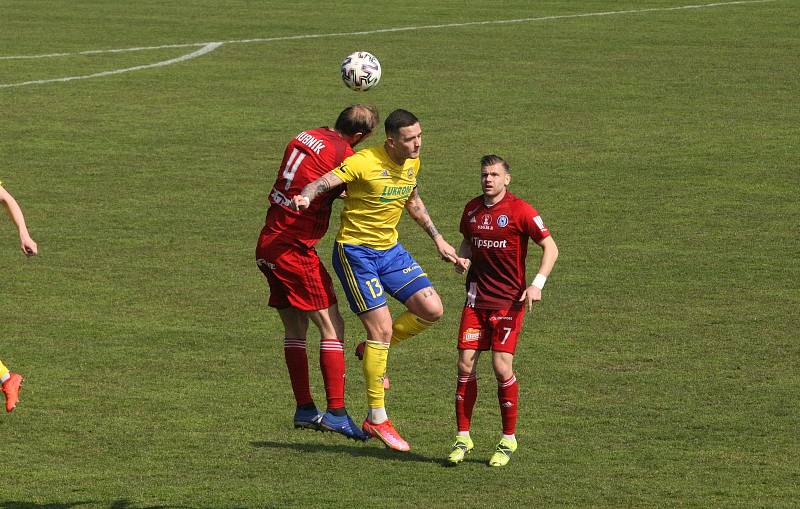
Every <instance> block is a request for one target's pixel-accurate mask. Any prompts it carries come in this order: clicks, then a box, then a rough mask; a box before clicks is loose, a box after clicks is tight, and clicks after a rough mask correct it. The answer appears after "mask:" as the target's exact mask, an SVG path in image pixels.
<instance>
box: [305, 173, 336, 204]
mask: <svg viewBox="0 0 800 509" xmlns="http://www.w3.org/2000/svg"><path fill="white" fill-rule="evenodd" d="M330 190H331V183H330V182H328V180H327V179H325V178H323V179H322V180H320V181H319V182H316V183H314V182H312V183H311V184H308V185H307V186H306V187H304V188H303V190H302V191H300V194H302V195H303V196H305V197H307V198H308V199H309V201H314V198H316V197H317V196H319V195H321V194H324V193H327V192H328V191H330Z"/></svg>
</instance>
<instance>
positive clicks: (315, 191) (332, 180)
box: [291, 171, 344, 210]
mask: <svg viewBox="0 0 800 509" xmlns="http://www.w3.org/2000/svg"><path fill="white" fill-rule="evenodd" d="M342 184H344V180H342V179H340V178H339V177H337V176H336V174H335V173H333V172H332V171H329V172H328V173H326V174H325V175H323V176H321V177H320V178H318V179H317V180H315V181H314V182H311V183H310V184H308V185H306V186H305V187H304V188H303V190H302V191H300V194H296V195H294V196H293V197H292V203H291V207H292V209H293V210H305V209H307V208H308V206H309V205H311V202H312V201H314V199H315V198H316V197H317V196H319V195H321V194H325V193H327V192H328V191H330V190H331V189H333V188H334V187H336V186H340V185H342Z"/></svg>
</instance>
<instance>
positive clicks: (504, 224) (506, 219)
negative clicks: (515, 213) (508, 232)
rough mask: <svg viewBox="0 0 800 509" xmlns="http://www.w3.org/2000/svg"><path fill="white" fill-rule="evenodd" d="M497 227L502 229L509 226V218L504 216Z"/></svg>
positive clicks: (498, 221) (498, 220)
mask: <svg viewBox="0 0 800 509" xmlns="http://www.w3.org/2000/svg"><path fill="white" fill-rule="evenodd" d="M497 226H499V227H500V228H505V227H506V226H508V216H507V215H505V214H503V215H501V216H500V217H498V218H497Z"/></svg>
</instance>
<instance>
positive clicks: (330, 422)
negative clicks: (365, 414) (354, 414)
mask: <svg viewBox="0 0 800 509" xmlns="http://www.w3.org/2000/svg"><path fill="white" fill-rule="evenodd" d="M319 425H320V428H321V429H322V430H323V431H333V432H334V433H339V434H341V435H344V436H346V437H347V438H352V439H353V440H358V441H360V442H363V441H365V440H367V439H368V438H369V435H367V434H366V433H364V431H363V430H362V429H361V427H359V426H358V425H356V423H354V422H353V419H351V418H350V416H349V415H347V414H345V415H341V416H336V415H333V414H332V413H330V412H325V415H323V416H322V420H321V421H320V423H319Z"/></svg>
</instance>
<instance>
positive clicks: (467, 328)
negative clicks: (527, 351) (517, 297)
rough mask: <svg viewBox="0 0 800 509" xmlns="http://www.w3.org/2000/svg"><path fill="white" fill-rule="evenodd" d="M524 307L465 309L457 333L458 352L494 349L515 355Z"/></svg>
mask: <svg viewBox="0 0 800 509" xmlns="http://www.w3.org/2000/svg"><path fill="white" fill-rule="evenodd" d="M524 316H525V306H520V307H518V308H511V309H475V308H471V307H465V308H464V311H462V313H461V329H460V330H459V332H458V349H459V350H490V349H491V350H494V351H495V352H508V353H510V354H513V353H514V351H515V350H516V349H517V340H519V333H520V331H521V330H522V319H523V317H524Z"/></svg>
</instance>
